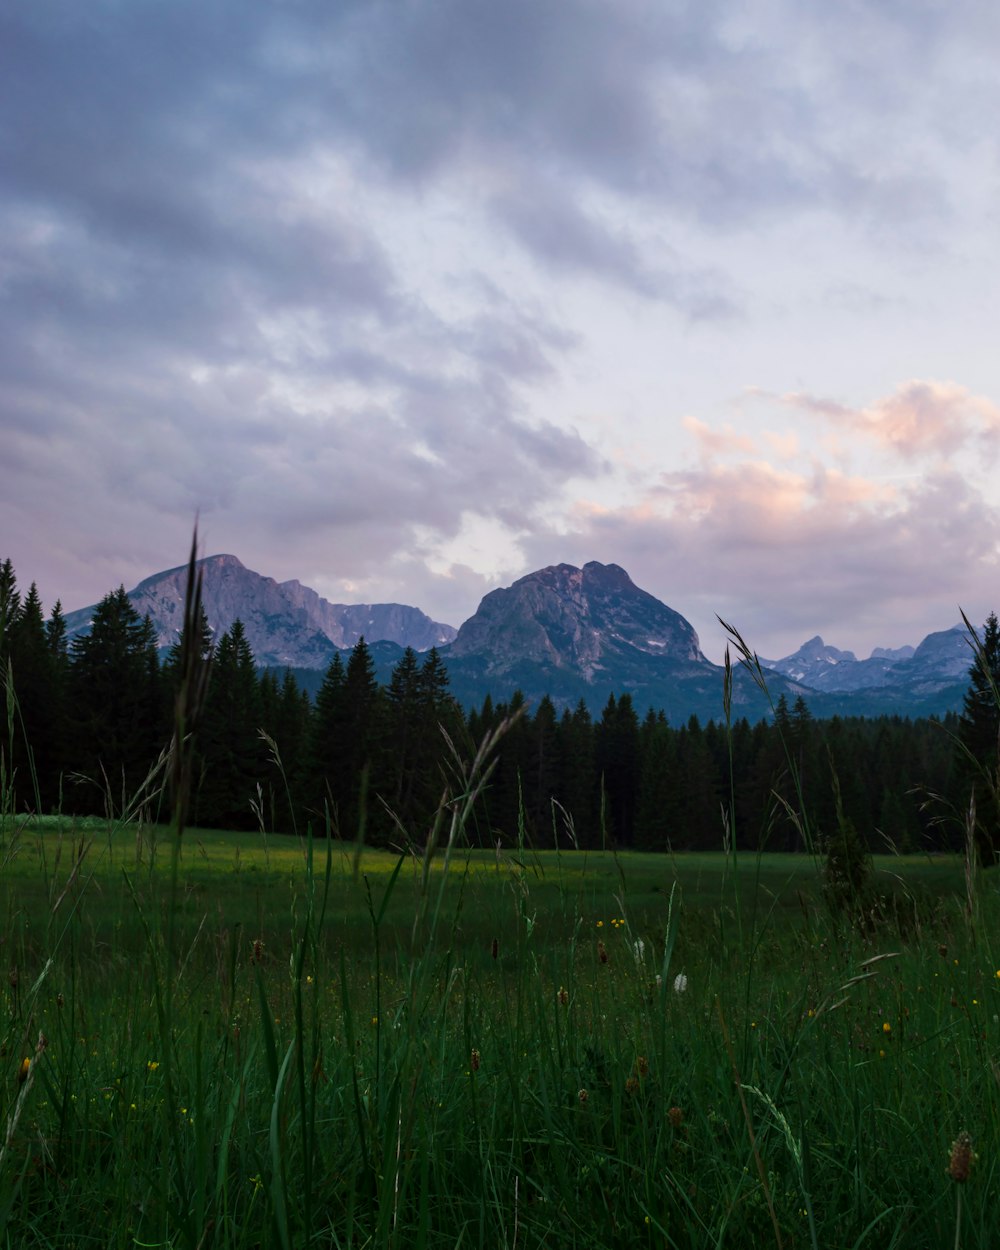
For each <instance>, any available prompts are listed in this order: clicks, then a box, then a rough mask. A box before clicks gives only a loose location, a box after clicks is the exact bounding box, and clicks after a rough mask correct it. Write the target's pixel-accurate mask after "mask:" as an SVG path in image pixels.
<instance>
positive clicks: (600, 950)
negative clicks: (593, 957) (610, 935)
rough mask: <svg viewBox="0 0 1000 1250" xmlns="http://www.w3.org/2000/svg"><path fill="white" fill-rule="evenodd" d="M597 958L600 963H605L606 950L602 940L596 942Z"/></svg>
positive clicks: (606, 957)
mask: <svg viewBox="0 0 1000 1250" xmlns="http://www.w3.org/2000/svg"><path fill="white" fill-rule="evenodd" d="M597 958H598V959H599V960H600V961H601V963H602V964H606V963H607V962H608V951H607V947H606V946H605V945H604V943H603V942H598V943H597Z"/></svg>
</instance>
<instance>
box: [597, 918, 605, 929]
mask: <svg viewBox="0 0 1000 1250" xmlns="http://www.w3.org/2000/svg"><path fill="white" fill-rule="evenodd" d="M597 927H598V928H599V929H603V928H604V921H603V920H598V922H597Z"/></svg>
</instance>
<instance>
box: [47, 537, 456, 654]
mask: <svg viewBox="0 0 1000 1250" xmlns="http://www.w3.org/2000/svg"><path fill="white" fill-rule="evenodd" d="M198 567H199V569H200V570H201V573H202V603H203V606H204V608H205V615H206V617H207V618H208V623H209V625H210V626H211V629H212V632H213V634H215V636H216V637H221V635H222V634H224V633H225V632H226V631H227V630H228V629H229V628H230V626H231V625H232V624H233V622H234V621H235V620H237V619H239V620H241V621H242V622H243V626H244V629H245V631H246V636H247V641H248V642H249V644H250V648H251V650H252V651H253V653H254V656H255V658H256V660H257V663H258V664H262V665H271V666H275V667H281V666H284V665H289V666H291V667H295V668H316V669H322V668H326V666H327V665H328V664H329V662H330V659H331V658H332V656H333V652H334V650H335V649H336V648H342V649H343V648H346V647H352V646H354V644H355V643H356V642H357V641H358V639H359V638H360V637H362V636H364V638H365V639H366V641H368V642H379V641H389V642H395V643H398V644H399V645H400V646H403V647H406V646H411V647H413V649H414V650H415V651H426V650H428V649H429V648H431V647H433V646H441V645H443V644H445V643H447V642H449V641H450V640H451V639H452V638H454V636H455V630H454V629H453V628H452V627H451V626H450V625H444V624H441V623H440V622H437V621H432V620H431V619H430V617H428V616H426V615H425V614H424V613H423V612H421V611H420V610H419V609H418V608H411V607H408V606H406V605H404V604H398V603H364V604H342V603H341V604H336V603H329V602H328V601H327V600H326V599H323V598H322V597H321V596H320V595H318V594H317V593H316V591H314V590H310V589H309V588H308V587H307V586H303V585H301V584H300V583H299V582H297V581H290V582H282V583H279V582H276V581H275V580H274V578H273V577H263V576H261V574H260V573H255V572H253V571H252V570H251V569H248V568H247V567H246V566H245V565H244V564H243V563H242V562H241V561H240V560H238V559H237V558H236V556H234V555H228V554H220V555H212V556H205V557H203V558H202V559H201V560H199V561H198ZM186 583H187V565H181V566H179V567H177V568H173V569H167V570H166V571H165V572H163V573H155V574H154V575H153V576H152V577H147V578H145V579H144V580H143V581H141V582H140V583H139V585H138V586H136V588H135V589H134V590H131V591H129V599H130V600H131V602H132V606H133V607H134V608H135V609H136V611H137V612H138V613H139V614H140V615H142V616H145V615H147V614H148V615H149V617H150V619H151V620H152V622H153V627H154V628H155V630H156V636H157V643H158V645H159V646H160V647H161V648H166V647H169V646H172V645H173V643H175V642H176V641H177V639H178V637H179V633H180V628H181V624H182V622H183V616H184V591H185V587H186ZM92 615H93V608H82V609H81V610H80V611H79V612H72V613H69V614H67V617H66V625H67V632H68V634H69V635H70V636H71V637H72V636H73V635H75V634H78V633H81V632H85V631H86V630H87V629H88V628H89V626H90V618H91V616H92Z"/></svg>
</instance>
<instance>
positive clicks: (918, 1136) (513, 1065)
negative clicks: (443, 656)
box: [0, 819, 1000, 1250]
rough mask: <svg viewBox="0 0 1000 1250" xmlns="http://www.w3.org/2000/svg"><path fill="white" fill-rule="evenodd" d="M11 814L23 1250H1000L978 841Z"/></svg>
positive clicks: (10, 968)
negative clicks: (590, 843) (828, 882)
mask: <svg viewBox="0 0 1000 1250" xmlns="http://www.w3.org/2000/svg"><path fill="white" fill-rule="evenodd" d="M3 833H4V841H3V847H2V852H0V853H2V857H3V874H2V884H0V889H2V896H0V905H2V912H0V918H2V929H0V941H2V949H3V956H4V959H5V960H6V963H5V965H4V968H5V970H6V973H7V975H6V980H5V982H4V985H3V990H4V994H5V999H6V1001H5V1008H4V1015H3V1045H2V1058H0V1111H2V1112H3V1123H4V1125H5V1129H4V1135H3V1137H2V1138H0V1152H2V1157H0V1229H2V1235H3V1237H4V1242H3V1243H2V1244H5V1245H9V1246H11V1247H22V1246H23V1247H29V1246H31V1247H33V1246H39V1247H40V1246H53V1247H55V1246H58V1247H69V1246H76V1247H84V1246H95V1247H96V1246H100V1247H105V1246H113V1247H133V1246H172V1247H174V1246H176V1247H192V1248H195V1247H202V1246H203V1247H208V1246H220V1247H257V1246H259V1247H271V1246H276V1247H282V1246H284V1247H306V1246H334V1247H353V1248H357V1250H360V1248H362V1247H368V1246H372V1247H376V1246H377V1247H401V1248H402V1247H411V1246H412V1247H459V1246H462V1247H483V1248H488V1250H494V1248H498V1247H507V1248H509V1250H515V1248H516V1247H524V1248H528V1247H542V1246H545V1247H570V1246H578V1247H634V1246H650V1247H675V1246H676V1247H684V1246H699V1247H700V1246H757V1245H774V1246H784V1247H792V1246H811V1247H817V1248H818V1247H822V1248H823V1250H826V1248H828V1247H888V1246H899V1247H910V1246H912V1247H925V1246H926V1247H932V1246H933V1247H937V1246H951V1245H961V1246H966V1247H984V1248H985V1247H988V1246H994V1245H996V1244H998V1243H1000V1211H998V1208H997V1203H996V1193H997V1175H998V1172H997V1150H998V1143H1000V1083H998V1082H1000V939H998V937H997V936H996V935H997V934H998V933H1000V930H998V928H997V920H998V919H1000V902H998V896H997V882H996V880H995V879H994V878H993V876H992V874H986V875H982V874H981V875H980V876H979V877H978V879H975V880H973V881H971V882H967V881H966V877H965V869H964V864H963V862H962V861H961V860H958V859H946V858H935V859H933V860H931V859H926V858H925V859H918V858H916V857H914V858H906V859H899V858H894V859H891V860H889V859H882V860H878V861H877V862H876V882H875V889H874V895H873V898H874V897H881V899H882V902H881V904H875V903H874V902H872V903H871V905H870V907H869V914H868V916H867V918H866V919H865V920H864V922H863V923H860V922H856V923H854V924H849V923H848V922H847V921H846V920H844V919H843V918H842V917H840V916H839V915H838V914H837V913H835V912H832V911H831V910H830V908H829V907H828V906H827V905H826V902H825V900H824V894H823V889H822V877H821V872H820V869H821V865H817V863H816V862H815V861H814V860H812V859H811V858H809V857H792V856H766V857H762V858H760V859H755V858H747V857H742V858H741V859H740V860H739V861H735V860H734V859H733V858H732V857H729V858H726V857H724V856H722V855H721V854H720V855H717V856H713V855H683V856H673V857H671V856H654V855H638V854H629V855H619V856H615V855H612V854H610V853H603V854H583V853H580V852H567V853H564V854H557V853H555V852H547V853H544V854H539V855H535V854H532V853H531V852H530V851H529V850H526V849H525V848H520V849H518V848H516V847H515V848H513V849H509V850H506V851H501V852H483V851H472V852H470V851H465V850H463V849H462V848H461V846H460V840H459V839H458V838H456V839H455V840H454V841H453V842H451V843H450V844H449V843H447V841H446V840H444V839H443V844H442V846H441V847H440V848H438V850H437V853H436V855H434V856H428V855H424V854H422V853H416V852H414V851H405V852H401V853H398V854H393V853H389V852H375V851H371V850H364V851H363V852H362V851H358V850H357V849H356V848H355V847H353V846H350V845H342V844H339V843H327V842H325V841H317V842H316V843H314V844H312V845H309V844H305V843H302V842H300V841H297V840H291V839H285V838H275V837H271V838H268V839H264V838H263V837H261V836H259V835H258V836H255V837H254V836H250V835H235V834H220V833H215V832H211V831H203V830H196V829H190V830H187V831H186V832H185V834H184V837H183V840H182V842H181V845H180V848H179V851H178V853H177V854H176V855H175V848H176V842H175V839H174V838H173V835H172V834H171V833H170V831H169V830H165V829H155V828H149V827H147V828H135V827H115V826H112V827H108V826H106V825H105V824H102V823H100V822H90V823H83V822H77V823H76V824H71V823H70V822H60V821H57V820H50V821H43V822H17V821H14V820H10V819H8V821H7V822H6V825H5V829H4V831H3ZM40 1034H41V1035H42V1036H43V1037H44V1039H45V1044H44V1045H42V1044H41V1043H40V1042H39V1035H40ZM25 1060H29V1061H30V1062H29V1063H28V1064H27V1065H26V1064H25ZM963 1132H967V1133H968V1134H969V1135H970V1136H971V1140H972V1145H971V1148H970V1149H971V1151H972V1152H974V1153H975V1154H977V1155H978V1161H977V1162H976V1163H975V1164H974V1166H972V1167H971V1169H970V1170H969V1174H968V1177H967V1179H962V1177H963V1175H964V1166H965V1163H964V1161H965V1155H967V1154H969V1150H967V1149H965V1148H964V1146H963V1144H962V1141H963V1139H960V1134H962V1133H963ZM956 1141H959V1143H960V1144H959V1149H958V1151H957V1152H956V1154H955V1157H954V1158H952V1157H951V1156H952V1145H953V1143H954V1142H956ZM963 1151H964V1153H963ZM949 1169H950V1173H951V1174H949Z"/></svg>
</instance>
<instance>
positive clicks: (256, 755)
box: [193, 620, 273, 830]
mask: <svg viewBox="0 0 1000 1250" xmlns="http://www.w3.org/2000/svg"><path fill="white" fill-rule="evenodd" d="M261 727H262V719H261V698H260V684H259V680H258V677H257V666H256V663H255V661H254V657H253V652H252V650H251V649H250V644H249V642H248V641H247V637H246V632H245V630H244V628H243V622H242V621H240V620H236V621H234V622H233V624H232V625H231V627H230V628H229V630H228V631H227V632H226V633H225V634H223V636H222V638H220V639H219V644H218V646H217V647H216V648H215V654H214V657H213V661H212V677H211V681H210V682H209V685H208V694H207V697H206V700H205V708H204V713H203V716H202V723H201V728H200V730H199V734H198V746H199V754H200V757H201V773H200V779H199V782H198V785H197V790H196V794H195V801H194V804H193V815H194V819H195V820H196V822H197V823H198V824H203V825H209V826H211V827H213V828H221V829H250V828H253V827H254V823H255V820H258V821H259V820H263V821H264V824H265V827H266V828H268V829H269V830H270V829H273V809H272V805H271V802H270V795H268V794H266V793H265V792H264V789H263V783H264V773H265V753H264V746H263V743H262V741H261V738H260V730H261ZM258 785H260V786H261V790H260V792H258V789H257V787H258ZM255 804H256V805H258V811H259V815H258V816H257V817H255V814H254V805H255Z"/></svg>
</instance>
